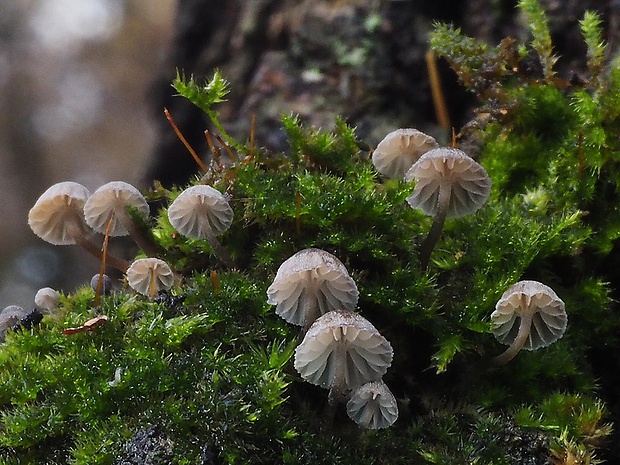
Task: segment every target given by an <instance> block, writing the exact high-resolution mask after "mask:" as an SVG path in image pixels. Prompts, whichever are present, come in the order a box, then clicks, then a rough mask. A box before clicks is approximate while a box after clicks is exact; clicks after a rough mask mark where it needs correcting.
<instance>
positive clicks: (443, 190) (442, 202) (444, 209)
mask: <svg viewBox="0 0 620 465" xmlns="http://www.w3.org/2000/svg"><path fill="white" fill-rule="evenodd" d="M451 195H452V188H450V186H447V185H444V184H442V185H441V186H440V187H439V197H438V199H437V214H436V215H435V220H434V221H433V225H432V226H431V230H430V231H429V232H428V236H426V239H424V242H423V243H422V246H421V247H420V266H421V268H422V271H426V270H427V269H428V264H429V262H430V259H431V253H432V252H433V249H434V248H435V244H437V240H438V239H439V236H440V234H441V231H442V229H443V224H444V223H445V222H446V216H447V215H448V207H449V206H450V196H451Z"/></svg>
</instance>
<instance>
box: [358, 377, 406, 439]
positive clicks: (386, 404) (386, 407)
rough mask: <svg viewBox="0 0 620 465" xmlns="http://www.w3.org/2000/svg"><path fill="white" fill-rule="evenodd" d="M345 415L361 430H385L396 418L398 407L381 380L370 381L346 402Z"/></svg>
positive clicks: (392, 395)
mask: <svg viewBox="0 0 620 465" xmlns="http://www.w3.org/2000/svg"><path fill="white" fill-rule="evenodd" d="M347 414H348V415H349V418H350V419H351V420H353V421H354V422H355V423H357V424H358V425H359V426H361V427H362V428H368V429H381V428H387V427H389V426H392V425H393V424H394V422H395V421H396V419H397V418H398V405H396V398H395V397H394V394H392V392H391V391H390V389H389V388H388V387H387V385H386V384H385V383H384V382H383V381H382V380H379V381H371V382H369V383H366V384H362V385H361V386H360V387H358V388H357V389H356V390H355V391H353V393H352V394H351V398H350V399H349V401H348V402H347Z"/></svg>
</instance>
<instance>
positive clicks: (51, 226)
mask: <svg viewBox="0 0 620 465" xmlns="http://www.w3.org/2000/svg"><path fill="white" fill-rule="evenodd" d="M89 196H90V192H89V191H88V189H86V187H84V186H82V185H81V184H78V183H77V182H73V181H65V182H59V183H57V184H54V185H53V186H51V187H50V188H49V189H47V190H46V191H45V192H44V193H43V194H41V197H39V199H38V200H37V201H36V203H35V204H34V206H33V207H32V208H31V209H30V211H29V212H28V225H29V226H30V229H32V231H33V232H34V233H35V234H36V235H37V236H39V237H40V238H41V239H43V240H44V241H46V242H49V243H50V244H54V245H71V244H75V240H74V239H73V237H72V234H73V233H75V232H79V233H80V234H81V233H83V232H84V231H85V230H86V223H85V221H84V210H83V209H84V204H85V203H86V200H87V199H88V197H89Z"/></svg>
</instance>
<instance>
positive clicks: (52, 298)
mask: <svg viewBox="0 0 620 465" xmlns="http://www.w3.org/2000/svg"><path fill="white" fill-rule="evenodd" d="M59 302H60V296H59V295H58V292H57V291H56V290H55V289H52V288H51V287H43V288H41V289H39V290H38V291H37V293H36V294H35V296H34V305H35V306H36V307H37V308H38V309H39V310H41V311H43V312H45V313H50V312H52V311H53V310H55V309H56V308H57V307H58V304H59Z"/></svg>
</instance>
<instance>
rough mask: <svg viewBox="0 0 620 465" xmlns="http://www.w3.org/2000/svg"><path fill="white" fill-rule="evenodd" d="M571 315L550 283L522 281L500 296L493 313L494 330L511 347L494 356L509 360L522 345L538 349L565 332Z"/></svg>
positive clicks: (497, 362) (498, 363)
mask: <svg viewBox="0 0 620 465" xmlns="http://www.w3.org/2000/svg"><path fill="white" fill-rule="evenodd" d="M567 320H568V317H567V315H566V311H565V309H564V302H563V301H562V299H560V298H559V297H558V295H557V294H556V293H555V292H554V291H553V289H551V288H550V287H549V286H546V285H544V284H542V283H539V282H538V281H519V282H518V283H516V284H514V285H513V286H511V287H509V288H508V289H507V290H506V291H505V292H504V293H503V294H502V296H501V298H500V299H499V301H498V302H497V305H496V306H495V311H494V312H493V313H492V314H491V324H492V327H491V331H492V332H493V335H494V336H495V337H496V339H497V340H498V341H499V342H501V343H502V344H507V345H509V347H508V349H506V351H504V353H502V354H501V355H498V356H497V357H495V358H494V359H493V361H494V363H495V364H497V365H502V364H504V363H507V362H509V361H510V360H512V359H513V358H514V356H515V355H517V353H518V352H519V351H520V350H521V349H522V348H523V349H526V350H536V349H539V348H541V347H546V346H548V345H550V344H553V343H554V342H555V341H557V340H558V339H560V338H561V337H562V336H563V335H564V331H565V330H566V324H567Z"/></svg>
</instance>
